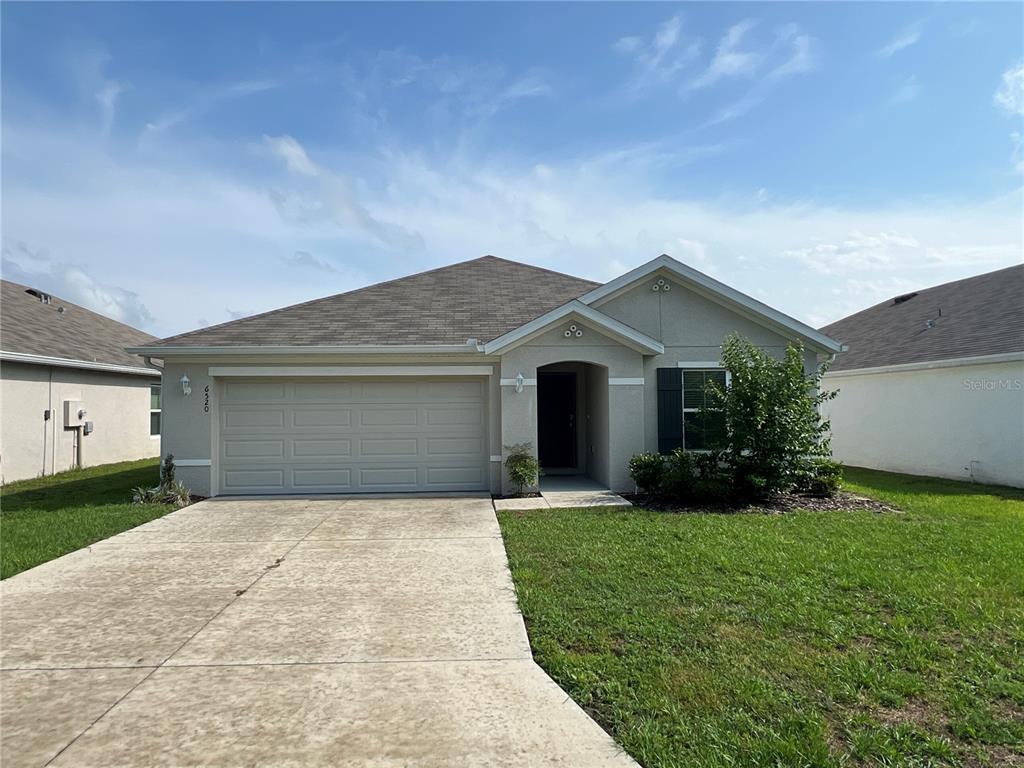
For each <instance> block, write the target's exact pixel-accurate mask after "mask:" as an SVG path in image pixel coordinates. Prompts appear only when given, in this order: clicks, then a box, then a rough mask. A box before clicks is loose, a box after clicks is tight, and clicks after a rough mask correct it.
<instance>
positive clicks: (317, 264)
mask: <svg viewBox="0 0 1024 768" xmlns="http://www.w3.org/2000/svg"><path fill="white" fill-rule="evenodd" d="M281 258H282V259H283V260H284V262H285V264H289V265H291V266H293V267H300V268H304V269H318V270H320V271H321V272H337V271H338V270H337V268H336V267H335V266H334V265H333V264H331V263H330V262H329V261H327V259H325V258H323V257H322V256H315V255H313V254H312V253H310V252H309V251H296V252H295V253H293V254H292V255H291V256H282V257H281Z"/></svg>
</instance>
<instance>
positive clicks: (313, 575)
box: [0, 498, 636, 768]
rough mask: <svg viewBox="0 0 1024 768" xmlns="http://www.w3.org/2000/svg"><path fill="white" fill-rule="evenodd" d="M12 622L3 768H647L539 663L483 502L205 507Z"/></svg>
mask: <svg viewBox="0 0 1024 768" xmlns="http://www.w3.org/2000/svg"><path fill="white" fill-rule="evenodd" d="M0 611H2V614H0V617H2V618H0V622H2V623H0V632H2V634H0V668H2V672H0V732H2V736H0V763H2V764H3V766H4V768H16V766H43V765H54V766H71V765H74V766H83V765H85V766H123V765H145V766H153V765H173V766H187V765H217V766H235V765H237V766H243V765H244V766H252V765H275V766H307V765H324V766H328V765H329V766H378V767H383V766H396V767H397V766H445V767H449V766H470V767H472V768H476V767H477V766H531V767H537V766H579V767H580V768H603V767H604V766H608V767H609V768H611V767H612V766H623V767H625V766H634V768H635V766H636V763H634V762H633V761H632V760H630V759H629V758H628V757H626V756H625V755H624V754H623V753H622V752H621V750H619V749H618V748H617V747H616V745H615V744H614V743H613V742H612V740H611V739H610V738H609V737H608V736H607V735H606V734H605V733H604V732H603V731H602V730H601V729H600V728H599V727H598V726H597V725H596V724H595V723H594V722H593V721H592V720H591V719H590V718H589V717H588V716H587V715H586V714H585V713H584V712H583V711H582V710H581V709H580V708H579V707H578V706H577V705H576V704H575V703H574V702H573V701H572V700H571V699H569V698H568V697H567V696H566V695H565V693H564V692H563V691H562V690H561V689H560V688H559V687H558V686H557V685H555V683H554V682H552V680H551V679H550V678H548V677H547V675H545V674H544V672H543V671H542V670H541V669H540V668H539V667H537V666H536V665H535V664H534V663H533V661H532V659H531V656H530V648H529V643H528V640H527V636H526V631H525V628H524V626H523V621H522V617H521V616H520V614H519V612H518V609H517V607H516V601H515V595H514V592H513V587H512V582H511V579H510V577H509V573H508V567H507V563H506V559H505V551H504V547H503V545H502V541H501V537H500V533H499V530H498V524H497V521H496V520H495V517H494V512H493V509H492V507H491V502H490V500H489V499H477V498H450V499H424V498H404V499H400V500H395V499H379V500H375V499H366V498H362V499H332V500H329V499H315V500H308V499H307V500H245V501H241V500H238V501H232V500H223V501H221V500H211V501H206V502H203V503H200V504H196V505H194V506H191V507H188V508H186V509H183V510H180V511H178V512H175V513H173V514H170V515H168V516H166V517H164V518H162V519H160V520H155V521H153V522H151V523H147V524H146V525H143V526H141V527H139V528H136V529H134V530H132V531H128V532H125V533H123V534H121V535H119V536H115V537H113V538H111V539H108V540H106V541H103V542H100V543H98V544H95V545H93V546H92V547H89V548H87V549H83V550H80V551H78V552H74V553H72V554H69V555H67V556H65V557H62V558H60V559H58V560H55V561H52V562H50V563H46V564H44V565H41V566H39V567H38V568H34V569H32V570H30V571H27V572H25V573H22V574H19V575H18V576H15V577H13V578H10V579H7V580H6V581H4V582H0Z"/></svg>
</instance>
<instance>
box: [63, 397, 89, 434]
mask: <svg viewBox="0 0 1024 768" xmlns="http://www.w3.org/2000/svg"><path fill="white" fill-rule="evenodd" d="M84 421H85V404H84V403H83V402H82V401H81V400H65V401H64V427H65V428H68V429H70V428H72V427H80V426H82V423H83V422H84Z"/></svg>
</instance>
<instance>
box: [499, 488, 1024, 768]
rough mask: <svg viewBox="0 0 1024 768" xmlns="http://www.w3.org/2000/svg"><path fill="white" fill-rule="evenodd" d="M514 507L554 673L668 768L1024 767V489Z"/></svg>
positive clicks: (526, 585)
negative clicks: (721, 506) (881, 508)
mask: <svg viewBox="0 0 1024 768" xmlns="http://www.w3.org/2000/svg"><path fill="white" fill-rule="evenodd" d="M847 478H848V480H847V488H848V489H849V490H851V491H853V492H856V493H861V494H864V495H870V496H873V497H876V498H879V499H881V500H883V501H886V502H889V503H891V504H894V505H896V506H898V507H899V508H900V509H901V510H902V512H901V513H891V514H890V513H885V514H877V513H873V512H850V513H847V512H832V513H829V512H795V513H787V514H781V515H764V514H682V515H679V514H667V513H655V512H648V511H643V510H614V509H606V510H600V511H598V510H579V509H578V510H544V511H539V512H529V513H516V512H505V513H499V515H498V517H499V521H500V523H501V527H502V532H503V535H504V538H505V543H506V548H507V550H508V554H509V561H510V566H511V569H512V575H513V578H514V581H515V583H516V589H517V593H518V596H519V602H520V607H521V609H522V611H523V614H524V616H525V618H526V621H527V628H528V630H529V634H530V642H531V645H532V646H533V649H534V654H535V657H536V659H537V661H538V662H539V663H540V665H541V666H542V667H543V668H544V669H545V670H546V671H547V672H548V673H549V674H550V675H551V676H552V677H553V678H554V679H555V680H556V681H557V682H558V683H559V684H560V685H562V686H563V688H565V690H566V691H568V692H569V693H570V695H572V697H573V698H574V699H575V700H576V701H577V702H578V703H580V704H581V705H582V706H583V707H584V708H586V709H587V711H588V712H590V714H591V715H592V716H594V717H595V719H597V721H598V722H599V723H601V725H602V726H603V727H604V728H605V729H606V730H608V731H609V732H610V733H611V734H612V735H613V736H614V737H615V738H616V739H617V740H618V741H619V743H620V744H622V745H623V746H624V747H625V748H626V750H627V751H629V752H630V753H631V754H632V755H633V756H634V757H635V758H637V759H638V760H639V761H640V762H641V763H642V764H643V765H645V766H647V768H669V767H672V768H676V767H680V766H738V765H785V766H789V765H794V766H797V765H799V766H842V765H886V766H889V765H892V766H897V765H900V766H925V765H968V766H970V765H1005V764H1015V765H1016V764H1021V763H1022V762H1024V665H1022V664H1021V662H1020V659H1021V658H1024V568H1022V567H1021V563H1022V562H1024V491H1017V490H1013V489H1005V488H993V487H986V486H977V485H971V484H967V483H958V482H955V481H944V480H936V479H932V478H920V477H912V476H907V475H895V474H889V473H883V472H873V471H869V470H856V469H850V470H848V472H847Z"/></svg>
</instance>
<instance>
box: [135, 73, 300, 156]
mask: <svg viewBox="0 0 1024 768" xmlns="http://www.w3.org/2000/svg"><path fill="white" fill-rule="evenodd" d="M279 85H280V83H279V82H278V81H276V80H241V81H238V82H230V83H216V84H214V85H211V86H206V87H203V88H197V89H196V92H197V94H198V95H197V96H196V97H195V99H194V101H193V102H192V103H190V104H188V105H186V106H183V107H179V108H177V109H172V110H169V111H167V112H165V113H163V114H162V115H160V116H159V117H157V118H155V119H154V120H152V121H150V122H148V123H146V127H145V130H144V131H143V133H142V136H141V137H140V140H141V141H143V142H146V141H151V140H153V139H155V138H157V137H159V136H160V135H162V134H164V133H166V132H168V131H170V130H172V129H174V128H177V127H178V126H180V125H182V124H183V123H186V122H188V121H190V120H195V119H197V118H200V117H202V116H203V115H206V114H209V113H210V112H212V111H214V110H215V109H217V108H218V107H220V106H221V105H222V104H223V103H224V102H227V101H231V100H233V99H240V98H245V97H246V96H252V95H254V94H257V93H263V92H264V91H269V90H273V89H274V88H277V87H279Z"/></svg>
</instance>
